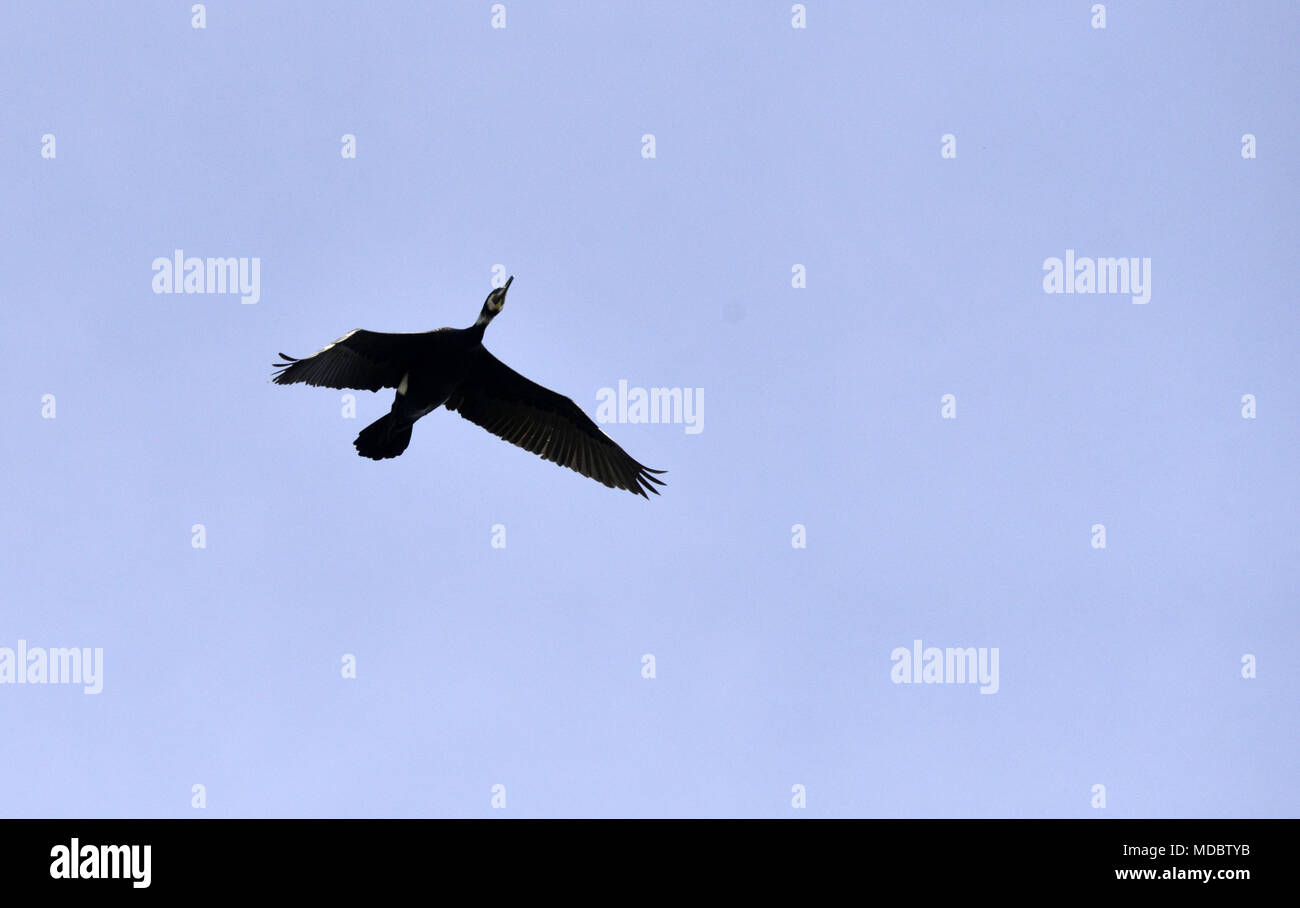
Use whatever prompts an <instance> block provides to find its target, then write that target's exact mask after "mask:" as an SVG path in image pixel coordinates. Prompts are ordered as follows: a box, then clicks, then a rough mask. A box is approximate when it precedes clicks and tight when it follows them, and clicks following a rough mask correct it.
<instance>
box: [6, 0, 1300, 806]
mask: <svg viewBox="0 0 1300 908" xmlns="http://www.w3.org/2000/svg"><path fill="white" fill-rule="evenodd" d="M190 6H191V4H189V3H138V4H135V3H133V4H123V5H119V6H116V7H105V6H103V5H95V4H89V3H48V4H27V5H15V4H10V5H7V6H6V7H5V8H4V10H3V12H0V73H3V79H0V101H2V102H3V103H0V159H2V160H3V168H0V191H2V193H3V199H4V202H5V204H4V206H3V210H4V212H5V214H4V216H3V217H0V231H3V235H2V237H0V239H2V240H3V242H0V266H2V268H3V275H4V277H3V280H0V303H2V305H0V330H3V335H4V337H5V338H6V339H7V340H6V344H5V355H4V357H3V358H0V391H2V395H0V400H2V401H3V406H4V408H5V423H6V425H7V426H8V431H6V432H4V433H3V434H0V466H2V467H3V471H4V475H5V477H6V482H5V483H4V486H3V488H4V491H3V503H2V506H0V552H3V556H0V557H2V559H3V560H2V562H0V563H2V565H3V566H2V567H0V571H2V572H3V573H2V574H0V578H2V579H3V585H4V595H3V597H0V659H3V657H4V656H3V648H9V649H11V650H14V651H15V652H16V651H17V648H18V647H19V641H23V643H24V645H25V646H26V647H29V648H47V649H48V648H64V647H78V648H81V647H86V648H91V649H92V650H93V649H101V650H102V653H103V656H102V679H101V680H102V691H101V692H99V693H98V694H85V693H83V690H82V686H79V685H71V684H51V683H46V684H22V685H19V684H16V683H0V723H2V724H3V727H4V728H5V729H6V743H7V746H6V759H5V772H4V773H0V815H4V816H150V817H152V816H159V817H173V816H174V817H204V816H207V817H213V816H255V817H256V816H457V817H478V816H515V817H537V816H773V817H801V816H820V817H835V816H839V817H846V816H885V817H895V816H900V817H901V816H963V817H964V816H971V817H983V816H1009V817H1142V816H1175V817H1179V816H1207V817H1235V816H1295V815H1296V814H1297V812H1298V808H1300V796H1298V795H1297V791H1298V789H1297V786H1296V784H1295V783H1296V776H1297V764H1296V758H1295V753H1296V751H1297V746H1298V745H1300V740H1298V737H1300V735H1298V734H1297V721H1296V720H1297V705H1296V704H1297V703H1298V702H1300V673H1298V671H1297V664H1296V659H1295V645H1294V644H1295V641H1296V638H1297V633H1298V632H1300V618H1298V617H1297V614H1298V613H1297V608H1296V605H1297V594H1298V593H1300V569H1298V568H1297V559H1296V551H1297V545H1298V544H1300V519H1298V518H1297V513H1300V508H1298V507H1297V505H1298V504H1300V501H1298V500H1297V499H1298V498H1300V494H1298V493H1300V485H1298V483H1297V478H1296V469H1295V468H1296V450H1297V442H1300V431H1298V428H1297V427H1298V426H1300V404H1298V403H1297V400H1296V396H1295V394H1294V391H1295V388H1296V387H1297V365H1296V363H1297V357H1296V343H1297V327H1298V325H1297V316H1296V305H1295V303H1296V290H1295V288H1296V277H1297V275H1296V266H1295V264H1294V250H1295V248H1296V246H1297V242H1300V236H1298V233H1300V230H1298V229H1297V228H1298V226H1300V224H1298V220H1297V216H1296V213H1295V204H1294V200H1295V197H1296V188H1297V164H1296V162H1295V156H1294V155H1293V154H1292V153H1291V152H1289V151H1288V150H1287V146H1286V142H1287V141H1290V140H1291V138H1292V134H1293V133H1294V125H1295V123H1296V122H1297V116H1298V115H1300V104H1298V103H1297V90H1296V86H1297V85H1300V78H1298V76H1300V73H1298V72H1297V69H1298V68H1300V62H1298V61H1297V57H1296V55H1295V53H1294V46H1295V43H1296V40H1297V33H1298V32H1300V8H1297V7H1296V6H1295V5H1294V4H1291V3H1252V4H1249V5H1248V6H1246V7H1240V6H1232V5H1224V4H1209V3H1192V4H1186V3H1179V4H1174V3H1167V4H1161V3H1146V4H1130V3H1111V4H1107V17H1106V27H1105V28H1104V29H1099V28H1094V27H1092V23H1091V21H1090V20H1091V19H1092V16H1093V14H1092V13H1091V12H1090V11H1089V7H1090V6H1091V4H1088V3H1074V2H1070V3H1064V2H1063V3H1048V4H1039V3H992V4H980V5H975V4H970V5H965V4H963V5H954V4H935V5H926V4H903V3H897V4H858V3H847V2H846V3H832V2H812V3H808V4H807V6H808V10H807V27H806V28H802V29H796V28H792V27H791V18H792V13H791V9H790V7H791V4H789V3H742V2H734V3H709V4H697V3H664V4H642V5H634V4H601V3H560V2H553V3H552V2H533V3H523V2H507V3H506V4H505V7H506V27H505V28H504V29H501V28H493V26H492V16H493V13H492V10H491V7H492V4H490V3H486V2H438V3H409V4H385V5H384V7H383V8H382V9H377V8H373V7H367V6H364V5H356V4H344V3H311V4H306V3H303V4H296V5H295V4H256V3H229V4H227V3H209V4H207V10H206V23H205V24H206V27H205V28H202V29H196V28H193V27H192V22H191V18H192V13H191V12H190ZM647 7H648V8H647ZM648 134H651V135H653V136H654V152H655V153H654V157H653V158H648V157H646V156H645V155H644V153H643V149H644V147H645V146H644V142H643V136H646V135H648ZM1247 134H1249V135H1251V136H1254V137H1255V157H1244V156H1243V147H1244V146H1243V136H1245V135H1247ZM345 135H351V136H354V137H355V147H356V156H355V158H345V157H344V156H343V154H342V153H341V149H342V137H343V136H345ZM945 135H951V136H953V137H955V138H954V140H952V141H955V149H956V156H955V157H944V156H943V154H942V152H943V149H944V139H943V137H944V136H945ZM46 136H53V137H54V138H53V143H54V145H53V149H54V153H53V156H52V157H50V156H48V150H49V147H50V146H49V142H50V140H48V139H46V138H44V137H46ZM950 145H951V143H950ZM177 249H180V250H184V253H185V255H187V256H198V257H223V258H224V257H237V258H247V259H249V260H251V259H253V258H256V259H257V260H258V262H259V265H260V287H259V299H258V301H257V302H256V303H255V304H252V305H245V304H242V303H241V302H240V299H239V296H238V295H237V294H218V293H206V294H155V293H154V292H153V290H152V288H151V282H152V280H153V277H154V273H153V270H152V263H153V262H154V260H155V259H156V258H159V257H164V258H166V257H170V256H172V255H173V253H174V251H175V250H177ZM1067 250H1074V252H1073V253H1072V254H1073V255H1077V256H1079V257H1124V258H1132V259H1136V260H1137V261H1138V262H1139V263H1141V262H1143V261H1144V260H1149V263H1150V264H1149V275H1150V287H1151V296H1150V300H1149V302H1147V303H1145V304H1134V303H1132V302H1131V300H1130V296H1129V295H1126V294H1119V293H1114V294H1103V293H1092V294H1051V293H1046V292H1045V291H1044V287H1043V278H1044V270H1043V266H1044V262H1045V261H1047V260H1049V259H1051V258H1053V257H1056V258H1064V257H1065V256H1066V254H1067ZM498 265H500V266H502V267H503V268H504V269H505V271H506V272H507V273H509V274H513V275H515V278H516V279H515V282H514V284H513V286H512V288H511V290H510V295H509V298H508V302H507V305H506V308H505V310H504V312H503V313H502V314H501V316H500V317H499V318H497V319H496V321H494V322H493V324H492V325H491V327H490V328H489V330H488V332H487V336H486V340H485V343H486V345H487V346H488V348H489V349H490V350H492V351H493V352H494V353H495V354H496V355H497V356H498V357H499V358H501V359H502V360H503V361H505V362H506V363H508V364H510V365H511V366H513V367H514V368H515V369H517V370H518V371H520V372H522V373H523V374H525V375H527V376H529V377H530V378H532V379H534V380H536V381H539V382H541V383H542V384H545V385H547V386H548V387H550V388H553V389H555V390H557V391H560V392H561V393H564V394H566V395H568V396H571V397H572V398H573V399H574V400H575V401H577V402H578V404H579V405H580V406H581V407H582V408H583V409H584V410H585V411H586V412H588V413H589V414H591V415H593V416H594V415H595V413H596V408H597V401H598V394H600V389H602V388H609V387H617V386H618V383H619V382H620V381H626V382H627V383H628V385H629V386H634V387H646V388H650V387H669V388H681V389H702V392H701V393H702V394H703V399H704V422H703V431H700V432H698V433H688V432H687V431H685V426H683V425H681V424H672V423H668V424H648V423H647V424H641V423H623V424H611V425H606V426H605V427H604V428H605V429H606V430H607V431H608V432H609V433H610V434H611V435H612V436H613V437H614V438H615V439H616V440H617V441H618V442H619V443H620V444H622V445H623V446H624V447H625V448H626V449H627V450H628V451H629V452H630V453H631V454H632V456H633V457H636V458H637V459H639V460H641V461H642V462H644V463H646V464H647V465H649V466H652V467H658V468H665V469H667V470H669V471H670V472H669V473H668V474H667V476H666V477H665V478H666V479H667V481H668V486H667V487H666V489H665V490H664V494H663V496H662V497H660V498H657V499H653V500H650V501H643V500H641V499H639V498H634V497H633V496H631V495H628V494H626V493H621V492H614V491H611V490H609V489H606V488H604V487H603V486H600V485H598V484H596V483H594V482H591V481H590V480H587V479H584V478H582V477H580V476H578V475H577V474H575V473H572V472H570V471H567V470H562V469H557V468H556V467H555V466H553V465H552V464H549V463H545V462H543V461H541V460H539V459H537V458H536V457H533V456H532V455H530V454H528V453H526V452H524V451H522V450H519V449H516V448H513V447H511V446H509V445H507V444H505V443H503V442H501V441H499V440H497V439H495V438H493V437H492V436H491V435H489V434H487V433H486V432H484V431H482V430H481V429H479V428H478V427H476V426H474V425H472V424H470V423H468V422H466V421H464V420H462V419H460V418H459V416H457V415H455V414H451V413H447V412H445V411H439V412H436V413H433V414H431V415H430V416H428V417H426V419H424V420H423V421H422V422H420V423H419V424H418V425H417V426H416V427H415V431H414V438H413V441H412V444H411V447H410V448H409V449H408V451H407V452H406V453H405V454H404V455H403V456H402V457H400V458H398V459H396V460H393V461H386V462H382V463H374V462H371V461H368V460H363V459H361V458H358V457H357V456H356V454H355V452H354V450H353V447H352V444H351V442H352V439H353V438H354V437H355V435H356V433H357V432H358V431H359V430H360V429H361V428H362V427H363V426H364V425H366V424H367V423H368V422H370V421H372V420H373V419H376V418H378V417H379V416H380V415H382V414H383V413H384V412H387V409H388V406H389V402H390V399H391V392H386V393H385V394H381V395H372V394H369V393H366V392H360V393H358V394H357V400H356V418H355V419H347V418H344V417H343V415H342V411H343V406H344V402H343V400H342V394H343V392H341V391H332V390H326V389H316V388H306V387H303V386H293V387H279V386H276V385H273V384H271V383H270V382H269V376H270V373H271V362H272V361H273V359H274V358H275V354H276V353H277V352H278V351H281V350H283V351H284V352H286V353H289V354H292V355H296V356H302V355H305V354H307V353H310V352H311V351H314V350H316V349H318V348H319V347H321V346H322V345H324V344H325V343H327V342H329V341H330V340H332V339H334V338H336V337H338V336H340V335H342V334H344V333H345V332H347V331H349V330H351V329H353V328H357V327H365V328H369V329H372V330H380V331H384V330H387V331H421V330H428V329H432V328H436V327H440V326H443V325H451V326H465V325H468V324H470V323H471V322H472V321H473V320H474V318H475V317H476V315H477V313H478V310H479V307H480V306H481V304H482V302H483V298H484V296H485V295H486V294H487V292H488V290H489V289H490V287H491V281H492V279H493V276H494V271H493V269H494V266H498ZM796 265H802V266H803V268H804V273H805V274H806V286H805V287H800V288H796V287H793V286H792V269H793V268H794V267H795V266H796ZM47 395H53V403H54V407H55V409H54V418H47V417H48V415H49V412H48V411H49V401H48V398H47V397H46V396H47ZM945 395H952V396H953V398H952V399H953V400H955V408H956V409H955V414H956V415H955V418H944V412H943V410H944V404H943V400H944V397H945ZM1245 395H1252V396H1253V398H1252V399H1253V400H1254V407H1255V411H1254V417H1253V418H1243V409H1244V408H1245V407H1246V406H1247V404H1245V403H1243V397H1244V396H1245ZM196 524H201V525H202V526H203V528H204V534H205V539H204V541H205V543H206V547H204V548H195V547H194V542H193V541H194V531H193V530H192V528H193V527H194V526H195V525H196ZM1098 524H1100V525H1103V526H1104V532H1105V548H1097V547H1095V542H1096V540H1097V538H1098V537H1097V531H1096V530H1095V529H1094V526H1095V525H1098ZM498 525H500V526H504V528H505V538H506V545H505V547H504V548H497V547H494V546H493V545H492V542H493V538H494V529H493V528H494V527H495V526H498ZM796 525H799V526H801V527H803V528H804V532H805V533H806V547H804V548H797V547H795V546H794V545H793V544H792V542H793V541H794V538H795V536H796V535H797V532H798V531H796V530H793V529H792V528H793V527H795V526H796ZM915 640H921V641H923V646H925V647H930V646H934V647H939V648H948V647H953V648H976V649H978V650H983V651H985V652H991V651H992V650H993V649H995V648H996V650H997V653H998V666H999V677H998V683H997V691H996V693H993V694H990V695H985V694H981V693H980V690H979V687H978V685H973V684H970V683H934V684H924V683H922V684H898V683H894V681H893V680H892V679H891V676H892V675H893V674H894V673H895V672H896V670H897V668H898V664H899V663H898V661H896V660H895V659H893V658H892V654H894V653H895V651H896V650H897V649H899V648H903V649H910V648H911V647H912V646H913V641H915ZM349 654H350V655H351V656H353V657H354V658H355V664H356V677H355V678H345V677H343V671H342V668H341V666H342V662H343V659H344V657H345V655H349ZM647 654H649V655H652V656H653V657H654V667H655V671H654V675H655V676H654V677H653V678H652V679H651V678H645V677H643V657H644V656H646V655H647ZM15 658H16V657H15ZM1243 658H1246V659H1247V660H1248V662H1251V664H1253V665H1254V666H1255V672H1254V673H1255V675H1256V676H1255V677H1253V678H1244V677H1243V676H1242V675H1243ZM196 785H201V786H203V788H202V789H201V791H202V793H203V797H204V800H205V805H206V806H204V807H202V808H196V807H195V806H193V801H194V798H195V793H194V792H195V788H194V786H196ZM497 785H501V786H504V787H505V789H504V790H505V792H506V797H505V807H504V808H494V807H493V805H492V798H493V787H494V786H497ZM1098 785H1101V786H1104V796H1105V806H1104V807H1102V806H1094V805H1098V794H1097V791H1098V790H1097V789H1096V788H1095V787H1094V786H1098ZM795 786H803V788H802V791H803V793H804V799H805V803H806V806H805V807H803V808H797V807H795V806H793V804H792V801H793V800H795V799H796V798H797V797H798V793H797V792H796V791H795Z"/></svg>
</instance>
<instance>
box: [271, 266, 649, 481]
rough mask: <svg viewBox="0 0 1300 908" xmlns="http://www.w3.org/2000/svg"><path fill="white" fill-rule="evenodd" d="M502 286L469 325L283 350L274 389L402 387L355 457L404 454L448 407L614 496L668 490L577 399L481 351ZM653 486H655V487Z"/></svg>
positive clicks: (355, 336) (359, 333) (358, 335)
mask: <svg viewBox="0 0 1300 908" xmlns="http://www.w3.org/2000/svg"><path fill="white" fill-rule="evenodd" d="M513 280H514V276H513V275H512V276H511V277H510V278H509V279H508V280H507V281H506V282H505V284H504V285H503V286H501V287H497V288H496V289H494V290H493V291H492V292H491V293H489V294H488V297H487V299H486V300H485V301H484V302H483V311H482V312H480V313H479V316H478V321H476V322H475V323H474V324H473V325H471V326H470V327H468V328H439V329H438V330H436V331H425V332H423V333H419V334H383V333H380V332H378V331H366V330H364V329H360V328H358V329H357V330H356V331H351V332H349V333H347V334H345V335H343V336H342V337H340V338H339V339H338V340H336V341H335V342H334V343H332V344H330V345H328V346H327V347H324V348H323V349H321V350H318V351H316V352H315V353H313V354H312V355H311V356H307V357H304V358H303V359H294V358H293V357H292V356H286V355H285V354H283V353H281V354H280V358H281V359H282V360H283V362H278V363H275V364H274V365H275V367H276V368H277V369H278V370H279V371H277V372H275V373H274V375H273V379H274V381H275V382H276V384H280V385H291V384H294V383H296V382H303V383H305V384H308V385H316V386H318V387H325V388H352V389H356V390H361V391H378V390H380V389H381V388H396V389H397V396H396V397H394V398H393V408H392V410H390V411H389V412H388V413H387V414H386V415H385V416H383V417H381V418H380V419H377V420H376V421H375V422H373V423H371V424H370V425H368V426H366V427H365V428H364V429H362V430H361V434H360V435H358V436H357V438H356V441H354V442H353V444H354V445H356V448H357V453H358V454H360V455H361V456H362V457H369V458H371V459H372V460H383V459H385V458H388V457H396V456H398V455H399V454H401V453H402V452H403V451H405V450H406V446H407V445H408V444H410V442H411V426H412V425H413V424H414V423H415V421H416V420H417V419H419V418H420V417H421V416H424V415H425V414H426V413H429V412H431V411H433V410H436V409H437V408H438V407H440V406H443V405H445V406H446V407H447V409H448V410H456V411H458V412H459V413H460V415H461V416H463V417H464V418H465V419H468V420H469V421H470V422H472V423H475V424H477V425H480V426H482V427H483V428H485V429H487V430H488V431H489V432H491V433H492V434H493V435H497V436H499V437H500V438H504V439H505V440H506V441H508V442H510V443H511V444H514V445H518V446H519V447H521V448H524V449H526V450H528V451H532V452H533V453H534V454H537V455H538V456H540V457H541V458H543V459H544V460H550V461H553V462H555V463H557V464H559V465H560V466H562V467H568V468H569V469H570V470H576V471H577V472H579V473H581V474H582V475H583V476H590V477H591V478H592V479H594V480H596V481H597V482H601V483H604V484H605V485H607V486H609V487H610V488H612V489H626V490H627V491H629V492H632V493H633V494H636V495H640V496H641V497H642V498H648V497H649V496H648V495H646V491H651V492H654V493H655V494H656V495H658V494H659V490H658V489H656V488H655V485H663V484H664V482H663V480H661V479H656V478H655V477H654V475H652V474H657V473H663V472H664V471H663V470H652V469H650V468H649V467H646V466H642V465H641V464H639V463H637V462H636V461H635V460H633V459H632V458H631V457H630V456H628V453H627V452H626V451H624V450H623V449H622V448H620V447H619V446H618V445H617V444H615V443H614V440H613V439H612V438H610V437H609V436H608V435H606V434H605V433H604V432H602V431H601V430H600V428H599V427H598V426H597V425H596V424H595V423H594V422H592V421H591V420H590V419H589V418H588V417H587V415H586V414H585V413H583V412H582V410H580V409H579V408H578V405H577V404H575V403H574V402H573V401H572V400H570V399H569V398H567V397H564V396H563V395H561V394H556V393H555V392H554V391H550V390H548V389H546V388H543V387H542V386H541V385H539V384H536V383H535V382H531V381H529V380H528V379H526V378H524V377H523V376H522V375H520V374H519V373H518V372H516V371H515V370H514V369H511V368H510V367H509V366H507V365H506V364H505V363H503V362H501V361H500V360H499V359H497V358H496V357H495V356H493V355H492V354H491V353H489V352H488V351H487V350H486V349H485V348H484V347H483V332H484V331H485V330H486V329H487V326H488V323H489V322H491V321H492V319H494V318H495V317H496V316H497V314H498V313H499V312H500V311H501V309H502V307H504V306H505V304H506V291H507V290H509V289H510V284H511V282H512V281H513ZM652 483H653V485H652Z"/></svg>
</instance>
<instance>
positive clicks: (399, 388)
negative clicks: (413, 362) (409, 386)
mask: <svg viewBox="0 0 1300 908" xmlns="http://www.w3.org/2000/svg"><path fill="white" fill-rule="evenodd" d="M410 377H411V373H410V372H407V373H406V374H405V375H403V376H402V383H401V384H400V385H398V386H397V393H398V394H405V393H406V380H407V379H408V378H410Z"/></svg>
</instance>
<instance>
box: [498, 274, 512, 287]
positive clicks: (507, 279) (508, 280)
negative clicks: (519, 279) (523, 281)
mask: <svg viewBox="0 0 1300 908" xmlns="http://www.w3.org/2000/svg"><path fill="white" fill-rule="evenodd" d="M514 279H515V276H514V275H513V274H512V275H510V277H508V278H506V282H505V283H504V284H502V285H501V289H502V290H509V289H510V282H511V281H513V280H514Z"/></svg>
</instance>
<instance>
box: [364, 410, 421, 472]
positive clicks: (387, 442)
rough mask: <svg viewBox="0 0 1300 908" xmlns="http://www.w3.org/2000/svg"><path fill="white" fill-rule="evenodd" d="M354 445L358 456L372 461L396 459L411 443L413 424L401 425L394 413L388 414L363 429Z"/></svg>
mask: <svg viewBox="0 0 1300 908" xmlns="http://www.w3.org/2000/svg"><path fill="white" fill-rule="evenodd" d="M352 443H353V444H354V445H356V447H357V453H358V454H360V455H361V456H362V457H369V458H370V459H371V460H386V459H387V458H389V457H396V456H397V455H399V454H401V453H402V452H403V451H405V450H406V446H407V445H409V444H410V443H411V424H410V423H409V422H408V423H405V424H402V423H399V422H398V421H397V420H396V419H394V418H393V414H392V413H386V414H384V415H383V416H382V417H380V418H379V419H376V420H375V421H374V422H372V423H371V424H370V425H368V426H366V427H365V428H364V429H362V430H361V434H360V435H358V436H357V440H356V441H354V442H352Z"/></svg>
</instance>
